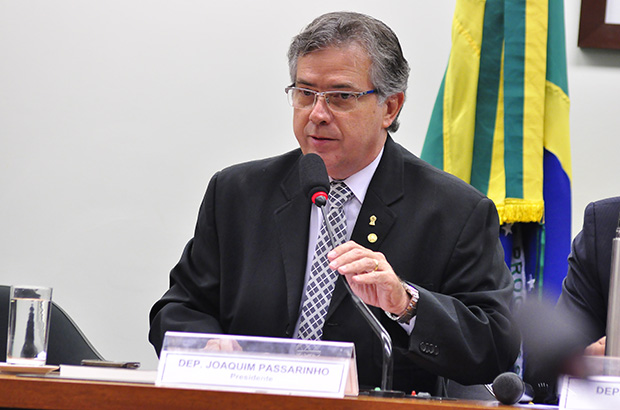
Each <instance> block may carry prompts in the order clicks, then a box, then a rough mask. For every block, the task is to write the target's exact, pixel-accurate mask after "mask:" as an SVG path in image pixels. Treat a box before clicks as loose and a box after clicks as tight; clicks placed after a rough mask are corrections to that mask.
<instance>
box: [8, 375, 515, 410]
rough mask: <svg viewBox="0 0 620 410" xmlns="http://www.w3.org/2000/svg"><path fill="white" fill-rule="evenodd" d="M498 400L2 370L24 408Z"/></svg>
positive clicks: (356, 405) (431, 409)
mask: <svg viewBox="0 0 620 410" xmlns="http://www.w3.org/2000/svg"><path fill="white" fill-rule="evenodd" d="M489 407H492V408H495V407H499V408H507V409H508V408H510V407H507V406H501V405H498V404H497V402H482V401H480V402H476V401H460V400H459V401H456V400H434V399H431V400H429V399H411V398H400V399H394V398H378V397H368V396H359V397H345V398H343V399H325V398H314V397H300V396H282V395H271V394H250V393H231V392H220V391H210V390H195V389H178V388H168V387H156V386H154V385H149V384H134V383H116V382H114V383H112V382H96V381H84V380H69V379H60V378H56V377H32V376H16V375H6V374H0V408H20V409H65V410H71V409H80V410H83V409H94V410H96V409H149V410H156V409H175V410H176V409H217V410H227V409H242V410H246V409H259V410H276V409H277V410H283V409H296V410H330V409H334V410H347V409H351V410H399V409H407V410H450V409H464V410H480V409H488V408H489Z"/></svg>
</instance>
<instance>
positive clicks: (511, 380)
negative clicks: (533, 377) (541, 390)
mask: <svg viewBox="0 0 620 410" xmlns="http://www.w3.org/2000/svg"><path fill="white" fill-rule="evenodd" d="M523 393H525V382H524V381H523V380H521V378H520V377H519V376H518V375H517V374H516V373H512V372H506V373H502V374H500V375H499V376H497V377H496V378H495V380H493V394H495V397H496V398H497V400H499V401H500V403H502V404H509V405H510V404H515V403H516V402H518V401H519V400H520V399H521V397H522V396H523Z"/></svg>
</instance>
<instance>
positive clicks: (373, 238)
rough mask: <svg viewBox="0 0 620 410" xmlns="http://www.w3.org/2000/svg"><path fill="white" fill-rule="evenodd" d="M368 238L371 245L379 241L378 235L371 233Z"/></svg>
mask: <svg viewBox="0 0 620 410" xmlns="http://www.w3.org/2000/svg"><path fill="white" fill-rule="evenodd" d="M367 238H368V242H370V243H375V242H377V239H379V238H378V237H377V234H376V233H369V234H368V237H367Z"/></svg>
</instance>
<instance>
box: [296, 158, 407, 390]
mask: <svg viewBox="0 0 620 410" xmlns="http://www.w3.org/2000/svg"><path fill="white" fill-rule="evenodd" d="M299 181H300V183H301V188H302V190H303V192H305V193H306V195H307V196H308V198H309V199H310V200H311V201H312V203H314V204H315V205H316V206H318V207H319V208H320V209H321V211H322V215H323V223H324V224H325V227H326V228H327V233H328V235H329V239H330V242H331V244H332V247H333V246H335V243H334V233H333V227H332V226H331V224H330V223H329V222H328V219H327V213H326V211H325V204H326V203H327V192H329V176H328V175H327V169H326V168H325V163H324V162H323V159H322V158H321V157H320V156H318V155H317V154H314V153H309V154H306V155H304V156H303V157H301V160H300V161H299ZM339 276H340V280H341V281H342V283H343V284H344V287H345V288H346V290H347V292H348V293H349V295H350V296H351V299H353V303H354V304H355V307H356V308H357V310H358V311H359V312H360V314H361V315H362V317H363V318H364V319H365V320H366V322H367V323H368V324H369V325H370V327H371V328H372V330H373V332H374V333H375V334H376V335H377V336H378V337H379V338H380V339H381V342H382V346H383V367H382V375H381V390H371V391H370V392H369V394H370V395H373V396H374V395H377V396H383V397H402V396H404V392H402V391H394V390H392V374H393V367H394V359H393V357H392V338H391V337H390V334H389V333H388V332H387V331H386V330H385V328H384V327H383V325H382V324H381V322H379V319H377V318H376V316H375V315H373V314H372V312H371V311H370V309H369V308H368V306H367V305H366V304H365V303H364V301H362V300H361V299H360V298H359V296H357V295H356V294H355V292H353V290H352V289H351V286H350V285H349V282H347V280H346V278H345V277H344V276H342V275H339Z"/></svg>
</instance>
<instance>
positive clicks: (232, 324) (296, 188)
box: [149, 13, 519, 392]
mask: <svg viewBox="0 0 620 410" xmlns="http://www.w3.org/2000/svg"><path fill="white" fill-rule="evenodd" d="M289 68H290V74H291V81H292V85H291V87H287V93H288V96H289V102H290V103H291V105H292V106H293V108H294V116H293V130H294V133H295V137H296V138H297V141H298V143H299V146H300V149H296V150H294V151H291V152H288V153H286V154H283V155H281V156H277V157H273V158H269V159H265V160H260V161H254V162H249V163H245V164H240V165H235V166H232V167H230V168H227V169H224V170H223V171H220V172H218V173H217V174H216V175H215V176H213V178H212V179H211V181H210V183H209V186H208V188H207V192H206V194H205V198H204V200H203V203H202V206H201V208H200V212H199V216H198V222H197V225H196V231H195V235H194V238H193V239H192V240H190V242H189V243H188V245H187V246H186V248H185V250H184V252H183V255H182V257H181V260H180V261H179V263H178V264H177V265H176V266H175V268H174V269H173V270H172V272H171V274H170V283H171V285H170V289H169V290H168V291H167V292H166V293H165V295H164V296H163V297H162V298H161V299H160V300H159V301H158V302H157V303H156V304H155V305H154V306H153V308H152V310H151V315H150V319H151V330H150V335H149V339H150V341H151V343H152V344H153V345H154V347H155V349H156V350H157V352H159V351H160V349H161V345H162V341H163V337H164V333H165V331H167V330H176V331H190V332H204V333H227V334H242V335H262V336H274V337H284V338H290V337H296V338H305V335H304V331H302V330H300V329H301V328H302V327H304V320H305V319H304V317H305V315H306V306H307V304H312V303H314V302H315V299H316V301H320V300H323V298H324V297H326V298H327V299H326V300H327V304H328V306H329V308H328V309H327V308H326V310H327V312H326V313H325V314H324V315H323V316H322V317H321V323H323V325H320V326H318V327H319V328H320V329H311V330H319V331H320V332H319V335H320V336H319V337H320V338H321V339H322V340H333V341H350V342H354V343H355V349H356V357H357V368H358V373H359V381H360V385H361V387H374V386H379V385H380V383H381V366H382V348H381V342H380V341H379V340H378V338H377V337H375V335H374V334H373V331H372V330H371V329H370V327H369V326H368V324H367V323H365V321H364V319H363V318H362V317H361V315H360V314H359V312H358V311H357V310H356V308H355V306H354V303H353V301H352V299H351V297H350V296H349V295H348V294H347V292H346V289H345V287H344V285H343V284H342V283H340V281H336V282H335V287H334V288H333V290H331V291H330V292H329V294H328V295H327V296H320V297H319V296H309V293H308V292H309V288H310V287H311V285H310V284H311V282H312V281H313V280H314V279H313V272H314V270H313V268H312V264H313V262H314V259H315V256H314V255H315V246H316V244H317V242H320V238H321V235H322V234H321V233H320V232H321V225H322V219H321V215H320V211H319V210H318V208H317V207H314V206H313V205H312V204H311V203H310V201H309V199H308V198H307V196H306V194H305V193H304V192H302V190H301V187H300V182H299V181H300V179H299V178H300V177H299V172H300V171H299V161H300V158H301V156H302V155H303V154H308V153H315V154H318V155H319V156H320V157H321V158H322V159H323V161H324V162H325V165H326V168H327V172H328V174H329V177H330V179H331V180H334V181H342V182H344V184H345V185H346V186H347V187H348V188H349V190H350V191H352V197H351V198H350V199H348V200H347V201H346V203H345V205H344V210H343V212H344V219H345V220H346V236H345V240H346V242H345V243H343V244H341V245H339V246H337V247H335V249H333V250H332V251H331V252H329V253H327V255H326V256H325V255H323V256H317V258H319V259H320V258H321V257H322V258H323V259H325V267H324V269H325V271H324V274H323V275H324V276H325V277H327V276H329V275H330V274H333V275H334V276H338V274H339V275H343V276H344V277H345V278H346V280H347V281H348V283H349V284H350V286H351V288H352V289H353V291H354V292H355V293H356V294H357V295H358V296H359V297H360V298H361V299H362V300H363V301H364V302H366V303H367V304H369V305H371V306H372V307H371V309H372V311H373V313H374V314H375V316H376V317H377V318H378V319H379V320H380V321H381V322H382V324H383V325H384V327H385V328H386V329H387V331H388V332H389V333H390V335H391V338H392V340H393V343H394V385H393V386H394V388H395V389H399V390H403V391H406V392H410V391H411V390H416V391H429V392H432V391H435V388H436V382H437V380H438V376H443V377H446V378H450V379H454V380H456V381H459V382H461V383H463V384H474V383H490V382H491V381H492V380H493V378H494V377H495V376H496V375H497V374H499V373H500V372H503V371H506V370H508V368H509V367H510V366H511V365H512V363H513V361H514V359H515V358H516V355H517V353H518V349H519V336H518V334H517V332H515V330H514V329H513V327H512V326H511V321H510V319H509V310H508V305H509V302H510V299H511V295H512V278H511V276H510V273H509V271H508V269H507V267H506V265H505V263H504V259H503V251H502V248H501V245H500V243H499V240H498V232H499V227H498V217H497V212H496V209H495V207H494V205H493V203H492V202H491V201H490V200H489V199H488V198H486V197H485V196H483V195H482V194H480V193H479V192H478V191H476V190H475V189H473V188H472V187H471V186H469V185H468V184H466V183H464V182H463V181H461V180H459V179H457V178H456V177H453V176H451V175H449V174H446V173H444V172H443V171H440V170H438V169H435V168H433V167H432V166H430V165H428V164H426V163H425V162H423V161H421V160H420V159H418V158H417V157H415V156H414V155H413V154H411V153H409V152H408V151H407V150H405V149H404V148H403V147H401V146H400V145H398V144H397V143H396V142H394V141H393V140H392V138H391V136H390V135H389V133H388V132H394V131H396V129H397V128H398V121H397V117H398V114H399V112H400V109H401V107H402V105H403V102H404V99H405V90H406V88H407V78H408V73H409V66H408V64H407V61H406V60H405V58H404V57H403V55H402V50H401V48H400V44H399V42H398V39H397V37H396V35H395V34H394V33H393V32H392V30H391V29H389V28H388V27H387V26H386V25H385V24H383V23H382V22H380V21H378V20H376V19H373V18H371V17H368V16H365V15H361V14H357V13H329V14H326V15H323V16H320V17H319V18H317V19H316V20H315V21H313V22H312V23H310V25H309V26H307V27H306V28H305V30H304V31H303V32H302V33H301V34H299V35H298V36H296V37H295V38H294V39H293V41H292V43H291V46H290V49H289ZM331 195H332V194H331V192H330V198H331ZM328 206H331V205H330V204H329V203H328ZM334 206H335V205H334ZM317 237H318V238H317ZM318 248H319V247H318V246H317V255H318V253H319V252H318ZM327 264H329V267H327ZM334 280H335V279H334ZM332 283H333V282H332Z"/></svg>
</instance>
